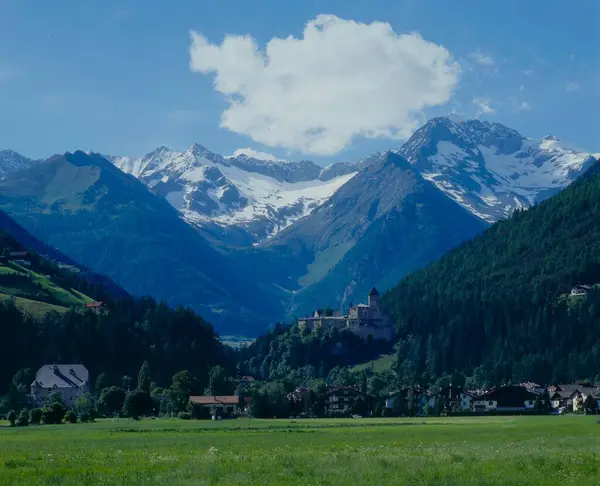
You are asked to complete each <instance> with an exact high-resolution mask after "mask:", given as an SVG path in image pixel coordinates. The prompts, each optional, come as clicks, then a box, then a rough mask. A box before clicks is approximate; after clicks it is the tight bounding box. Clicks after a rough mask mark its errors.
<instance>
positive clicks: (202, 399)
mask: <svg viewBox="0 0 600 486" xmlns="http://www.w3.org/2000/svg"><path fill="white" fill-rule="evenodd" d="M190 403H195V404H197V405H237V404H238V403H240V398H239V397H238V396H237V395H222V396H209V395H206V396H205V395H202V396H191V397H190Z"/></svg>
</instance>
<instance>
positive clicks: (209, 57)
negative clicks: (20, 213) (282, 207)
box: [0, 0, 600, 163]
mask: <svg viewBox="0 0 600 486" xmlns="http://www.w3.org/2000/svg"><path fill="white" fill-rule="evenodd" d="M309 22H310V23H311V24H310V25H309V27H310V28H308V30H307V31H306V32H305V28H307V27H306V25H307V23H309ZM374 22H382V23H384V24H381V23H379V24H374ZM385 23H387V24H389V26H386V25H385ZM599 26H600V2H597V1H595V0H577V1H575V2H573V1H559V0H545V1H538V0H528V1H522V0H518V1H516V0H503V1H496V2H492V1H485V2H482V1H480V0H472V1H466V0H454V1H452V2H445V1H433V0H431V1H426V0H425V1H417V0H406V1H398V0H394V1H392V0H390V1H388V0H385V1H383V0H382V1H379V0H371V1H369V2H362V1H361V2H359V1H354V2H351V1H347V0H339V1H316V0H312V1H311V0H303V1H302V2H299V1H298V2H282V1H280V0H277V1H260V0H256V1H248V0H239V1H228V0H219V1H217V2H215V1H210V2H209V1H201V0H195V1H186V0H179V1H177V2H166V1H155V0H145V1H144V2H139V1H138V2H133V1H130V2H127V1H116V0H115V1H111V0H61V1H60V2H40V1H36V0H0V113H1V115H2V116H0V148H10V149H13V150H16V151H18V152H20V153H23V154H24V155H27V156H31V157H45V156H49V155H51V154H53V153H58V152H64V151H66V150H75V149H92V150H96V151H100V152H103V153H110V154H116V155H142V154H144V153H146V152H148V151H150V150H152V149H153V148H155V147H156V146H157V145H161V144H164V145H167V146H169V147H171V148H173V149H183V148H185V147H187V146H189V145H191V144H192V143H193V142H198V143H200V144H202V145H204V146H206V147H207V148H209V149H211V150H214V151H216V152H219V153H222V154H224V155H228V154H231V153H233V152H234V151H235V150H236V149H239V148H246V147H250V148H252V149H253V150H257V151H262V152H268V153H272V154H275V155H276V156H278V157H283V158H290V159H300V158H307V159H312V160H315V161H317V162H319V163H329V162H333V161H338V160H355V159H358V158H360V157H362V156H365V155H367V154H369V153H371V152H374V151H377V150H384V149H388V148H393V147H398V146H400V145H401V144H402V141H403V138H405V137H406V136H407V134H408V133H410V131H411V130H412V129H413V128H414V127H415V126H418V124H419V123H421V122H422V121H423V120H425V119H426V118H429V117H432V116H437V115H444V114H448V113H450V112H452V111H454V112H457V113H459V114H461V115H462V116H464V117H466V118H473V117H480V118H482V119H487V120H491V121H499V122H501V123H504V124H505V125H508V126H510V127H513V128H516V129H517V130H519V131H520V132H521V133H522V134H523V135H526V136H533V137H541V136H543V135H546V134H553V135H556V136H558V137H559V138H561V139H563V140H566V141H569V142H571V143H572V144H574V145H577V146H580V147H582V148H584V149H588V150H590V151H593V152H598V151H600V136H598V135H599V133H600V122H599V121H598V120H599V116H598V114H599V113H600V47H599V45H600V44H599V42H598V38H599V34H600V32H599V30H600V29H599ZM192 31H193V32H195V44H194V47H193V49H192V54H190V47H191V42H192V38H191V32H192ZM305 35H306V36H307V37H306V38H305ZM235 36H246V37H235ZM289 36H292V37H293V38H295V40H290V39H288V38H289ZM274 38H279V39H280V40H275V41H273V39H274ZM309 38H310V39H309ZM286 39H287V40H286ZM224 40H225V44H223V42H224ZM222 44H223V45H222ZM267 44H268V45H269V50H268V53H265V49H266V46H267ZM191 60H192V61H193V63H192V66H191V65H190V61H191ZM191 67H192V68H193V69H192V68H191ZM216 75H218V78H219V79H218V80H217V82H216V84H215V76H216ZM232 103H233V105H232Z"/></svg>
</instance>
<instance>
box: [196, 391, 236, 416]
mask: <svg viewBox="0 0 600 486" xmlns="http://www.w3.org/2000/svg"><path fill="white" fill-rule="evenodd" d="M189 403H190V404H192V405H196V406H200V407H202V408H205V409H207V411H208V412H209V413H210V414H211V415H212V418H213V420H214V419H216V418H217V417H222V416H225V415H232V414H234V413H236V412H237V411H238V410H239V408H240V397H238V396H237V395H221V396H210V395H202V396H191V397H190V398H189Z"/></svg>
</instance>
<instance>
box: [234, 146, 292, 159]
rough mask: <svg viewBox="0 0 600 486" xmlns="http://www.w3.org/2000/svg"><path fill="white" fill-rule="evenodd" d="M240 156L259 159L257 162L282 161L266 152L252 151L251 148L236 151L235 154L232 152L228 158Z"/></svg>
mask: <svg viewBox="0 0 600 486" xmlns="http://www.w3.org/2000/svg"><path fill="white" fill-rule="evenodd" d="M242 154H244V155H247V156H248V157H252V158H254V159H259V160H272V161H276V160H283V159H281V158H277V157H275V156H274V155H273V154H269V153H267V152H259V151H258V150H254V149H251V148H241V149H237V150H236V151H235V152H233V154H232V155H230V157H237V156H238V155H242Z"/></svg>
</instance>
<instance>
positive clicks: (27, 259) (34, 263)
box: [0, 213, 100, 316]
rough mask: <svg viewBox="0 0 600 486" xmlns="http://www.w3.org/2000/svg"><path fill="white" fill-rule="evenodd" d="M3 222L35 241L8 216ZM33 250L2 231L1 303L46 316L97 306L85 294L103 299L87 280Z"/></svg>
mask: <svg viewBox="0 0 600 486" xmlns="http://www.w3.org/2000/svg"><path fill="white" fill-rule="evenodd" d="M0 222H1V223H2V224H1V225H0V228H3V227H11V228H13V229H15V230H17V231H16V232H17V233H18V235H19V236H20V237H21V238H22V239H24V240H26V241H29V242H33V241H34V240H35V239H34V238H33V237H31V236H30V235H27V233H26V232H25V231H24V230H23V229H22V228H21V227H20V226H19V225H17V224H16V223H14V222H10V218H8V216H6V215H5V214H1V213H0ZM38 243H39V242H38ZM30 250H32V249H31V248H30V247H26V246H24V245H23V244H22V243H21V242H20V241H19V240H17V239H16V238H14V237H13V236H12V233H8V232H7V231H6V230H5V229H0V299H1V300H4V301H6V300H13V299H14V301H15V304H16V305H17V307H18V308H19V309H21V310H23V311H24V312H26V313H28V314H31V315H33V316H43V315H44V314H46V313H47V312H50V311H57V312H65V311H66V310H67V309H68V308H77V307H78V308H81V307H84V306H85V304H87V303H89V302H93V301H94V299H93V298H92V297H90V296H88V295H86V294H85V293H84V292H87V291H90V292H91V293H92V292H93V293H95V294H96V295H100V294H98V293H97V292H94V290H97V289H94V286H93V285H90V284H89V282H87V281H86V280H83V279H81V278H80V277H79V276H75V275H74V274H73V273H72V272H71V271H68V270H64V269H62V268H61V267H59V266H58V265H57V264H56V263H53V262H50V261H48V260H46V259H45V258H44V257H42V256H40V255H38V254H37V253H35V252H33V251H30ZM74 268H76V267H74Z"/></svg>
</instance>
